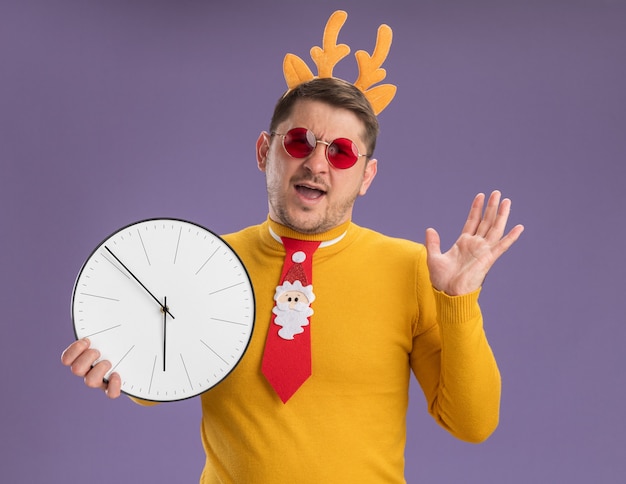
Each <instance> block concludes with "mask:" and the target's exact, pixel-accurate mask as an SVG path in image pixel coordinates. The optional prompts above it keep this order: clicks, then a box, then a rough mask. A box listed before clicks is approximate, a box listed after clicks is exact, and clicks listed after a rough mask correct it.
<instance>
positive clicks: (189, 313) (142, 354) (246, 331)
mask: <svg viewBox="0 0 626 484" xmlns="http://www.w3.org/2000/svg"><path fill="white" fill-rule="evenodd" d="M71 309H72V321H73V325H74V332H75V335H76V338H84V337H88V338H89V340H90V341H91V345H92V347H94V348H97V349H98V350H99V351H100V352H101V359H103V360H109V361H110V362H111V364H112V365H113V367H112V369H111V370H110V371H109V372H108V373H107V375H106V376H105V379H106V378H108V376H109V375H110V374H111V373H112V372H114V371H115V372H117V373H119V374H120V376H121V380H122V391H123V392H124V393H126V394H127V395H130V396H133V397H137V398H141V399H144V400H150V401H160V402H163V401H175V400H183V399H186V398H191V397H194V396H196V395H198V394H200V393H202V392H205V391H207V390H209V389H210V388H212V387H214V386H215V385H217V384H218V383H219V382H220V381H222V380H223V379H224V378H226V377H227V376H228V374H229V373H230V372H231V371H232V370H233V369H234V368H235V367H236V365H237V363H238V362H239V361H240V360H241V358H242V357H243V355H244V353H245V351H246V349H247V347H248V343H249V342H250V338H251V337H252V331H253V328H254V318H255V301H254V291H253V288H252V283H251V281H250V277H249V275H248V273H247V271H246V268H245V267H244V265H243V263H242V262H241V260H240V259H239V257H238V256H237V254H236V253H235V252H234V251H233V249H232V248H231V247H230V246H229V245H228V244H227V243H226V242H225V241H224V240H223V239H221V238H220V237H219V236H218V235H216V234H214V233H213V232H211V231H210V230H208V229H206V228H204V227H202V226H200V225H197V224H194V223H192V222H188V221H185V220H178V219H171V218H159V219H150V220H143V221H140V222H136V223H133V224H131V225H128V226H126V227H123V228H121V229H119V230H117V231H116V232H114V233H113V234H112V235H110V236H109V237H107V238H106V239H105V240H104V241H103V242H102V243H101V244H100V245H99V246H98V247H97V248H96V249H95V250H94V251H93V252H92V254H91V255H90V256H89V257H88V258H87V260H86V261H85V263H84V264H83V266H82V268H81V269H80V272H79V274H78V277H77V279H76V283H75V285H74V290H73V294H72V308H71Z"/></svg>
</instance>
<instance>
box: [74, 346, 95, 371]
mask: <svg viewBox="0 0 626 484" xmlns="http://www.w3.org/2000/svg"><path fill="white" fill-rule="evenodd" d="M98 358H100V352H99V351H98V350H96V349H94V348H89V349H87V350H85V351H83V352H82V353H81V354H80V355H79V356H77V357H76V359H75V360H74V361H73V362H72V364H71V366H70V369H71V370H72V373H73V374H74V375H76V376H83V377H84V376H85V375H87V373H89V372H90V371H91V368H92V367H93V366H94V365H95V363H96V361H98Z"/></svg>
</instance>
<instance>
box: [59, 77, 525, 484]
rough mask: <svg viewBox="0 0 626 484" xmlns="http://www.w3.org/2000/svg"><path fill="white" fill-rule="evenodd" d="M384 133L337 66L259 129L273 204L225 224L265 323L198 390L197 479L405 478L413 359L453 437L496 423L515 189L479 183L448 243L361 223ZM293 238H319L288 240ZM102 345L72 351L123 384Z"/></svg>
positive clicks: (95, 379) (478, 434)
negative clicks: (246, 222)
mask: <svg viewBox="0 0 626 484" xmlns="http://www.w3.org/2000/svg"><path fill="white" fill-rule="evenodd" d="M377 133H378V122H377V119H376V116H375V114H374V111H373V110H372V107H371V105H370V103H369V102H368V100H367V99H366V98H365V96H364V95H363V93H362V92H361V91H360V90H359V89H357V88H356V87H354V86H353V85H351V84H349V83H347V82H345V81H341V80H338V79H334V78H322V79H314V80H312V81H309V82H305V83H303V84H301V85H299V86H297V87H295V88H293V89H291V90H290V91H289V92H288V93H287V94H286V95H285V96H284V97H283V98H281V100H280V101H279V103H278V104H277V107H276V109H275V112H274V116H273V118H272V122H271V127H270V132H269V133H268V132H263V133H261V135H260V137H259V139H258V141H257V163H258V167H259V169H260V170H261V171H263V172H264V173H265V175H266V182H267V193H268V202H269V217H268V219H267V220H266V221H265V222H264V223H262V224H260V225H257V226H253V227H249V228H246V229H244V230H242V231H241V232H238V233H235V234H230V235H228V236H226V237H225V239H226V240H227V241H228V242H229V244H230V245H231V246H232V247H233V248H234V250H235V251H236V252H237V253H238V254H239V256H240V257H241V259H242V261H243V262H244V264H245V265H246V267H247V269H248V271H249V274H250V276H251V278H252V283H253V286H254V289H255V299H256V303H257V307H256V311H257V315H256V323H255V333H254V335H253V338H252V341H251V343H250V346H249V347H248V350H247V352H246V354H245V356H244V358H243V359H242V360H241V362H240V363H239V365H238V366H237V367H236V369H235V370H234V371H233V373H231V374H230V375H229V376H228V377H227V378H226V379H225V380H224V381H223V382H222V383H220V384H219V385H217V386H216V387H215V388H213V389H212V390H210V391H208V392H206V393H204V394H203V395H202V397H201V400H202V410H203V422H202V442H203V445H204V448H205V451H206V456H207V460H206V466H205V469H204V472H203V474H202V478H201V482H202V483H207V484H208V483H218V482H228V483H249V482H255V483H257V482H258V483H264V484H265V483H285V482H296V483H315V484H319V483H322V482H323V483H359V484H364V483H383V482H384V483H401V482H404V445H405V438H406V425H405V423H406V411H407V406H408V386H409V377H410V372H411V371H412V372H413V373H414V374H415V376H416V378H417V380H418V381H419V383H420V385H421V388H422V389H423V391H424V394H425V397H426V399H427V402H428V410H429V412H430V413H431V414H432V416H433V417H434V418H435V419H436V420H437V422H438V423H439V424H441V425H442V426H443V427H444V428H446V429H447V430H448V431H449V432H450V433H452V434H453V435H455V436H456V437H458V438H461V439H464V440H468V441H472V442H480V441H482V440H484V439H486V438H487V437H488V436H489V435H490V434H491V433H492V432H493V430H494V429H495V427H496V426H497V423H498V412H499V402H500V376H499V373H498V369H497V365H496V362H495V360H494V358H493V355H492V352H491V350H490V348H489V345H488V343H487V340H486V337H485V334H484V331H483V327H482V316H481V313H480V308H479V306H478V295H479V292H480V288H481V285H482V281H483V280H484V278H485V276H486V274H487V272H488V270H489V268H490V267H491V266H492V264H493V263H494V262H495V261H496V259H497V258H498V257H499V256H500V255H502V254H503V253H504V252H505V251H506V250H507V249H508V248H509V247H510V246H511V245H512V244H513V243H514V242H515V241H516V240H517V238H518V237H519V236H520V234H521V233H522V230H523V227H522V226H521V225H518V226H516V227H514V228H513V229H512V230H511V231H510V232H509V233H508V234H506V235H504V231H505V226H506V222H507V219H508V215H509V210H510V201H509V200H507V199H504V200H502V201H501V200H500V193H499V192H497V191H496V192H493V193H492V194H491V196H490V197H489V200H488V202H487V203H486V207H485V201H484V196H483V195H482V194H480V195H478V196H477V197H476V198H475V199H474V202H473V204H472V206H471V209H470V212H469V216H468V219H467V222H466V224H465V226H464V227H463V230H462V232H461V236H460V237H459V239H458V240H457V242H456V243H455V244H454V246H453V247H452V248H451V249H450V250H449V251H448V252H446V253H445V254H442V253H441V251H440V244H439V237H438V235H437V232H436V231H435V230H433V229H428V230H427V232H426V243H425V246H422V245H420V244H417V243H413V242H410V241H406V240H399V239H393V238H389V237H386V236H383V235H381V234H379V233H376V232H374V231H371V230H368V229H365V228H362V227H359V226H357V225H355V224H353V223H352V222H351V216H352V210H353V207H354V203H355V200H356V199H357V198H358V197H359V196H361V195H365V193H366V192H367V190H368V188H369V186H370V185H371V183H372V182H373V180H374V178H375V176H376V171H377V161H376V160H375V159H374V158H373V157H372V155H373V150H374V147H375V141H376V135H377ZM483 208H484V211H483ZM483 212H484V213H483ZM293 240H295V241H296V244H300V245H301V247H305V245H306V243H310V244H312V246H314V250H311V251H310V252H309V251H307V250H305V249H300V248H298V249H297V250H295V252H294V251H292V250H291V249H290V248H288V244H291V243H292V242H291V241H293ZM299 247H300V246H299ZM307 247H308V245H307ZM292 252H293V258H292V259H293V260H292V262H293V267H295V268H296V269H294V271H295V272H296V273H297V274H296V275H295V276H294V277H292V278H291V279H289V278H288V277H287V276H288V275H289V273H290V271H291V269H290V270H289V271H287V270H285V269H284V263H285V264H286V262H285V255H286V253H289V254H291V253H292ZM296 255H297V257H296ZM305 264H309V267H308V269H307V268H305V269H303V268H302V267H300V266H304V265H305ZM285 267H286V266H285ZM281 271H282V275H283V278H282V280H281ZM283 281H284V283H283ZM275 303H276V308H275V307H274V306H275ZM290 310H296V311H300V313H301V314H300V315H298V314H293V317H292V316H290V315H289V311H290ZM303 315H304V316H303ZM273 338H274V339H273ZM306 338H309V340H306ZM305 340H306V341H310V359H311V374H310V376H309V375H308V374H307V371H308V370H307V371H305V374H304V377H303V378H301V379H300V380H299V381H298V382H297V383H293V384H291V383H289V384H284V383H282V382H281V381H280V378H278V377H277V376H276V375H277V374H281V373H282V372H283V371H284V372H285V373H287V372H288V370H289V369H291V367H293V366H297V365H298V364H299V363H298V362H297V361H296V360H297V359H298V358H299V357H293V358H291V359H290V360H288V361H279V362H275V361H273V360H271V357H273V356H276V354H278V356H279V357H280V356H281V355H282V356H284V355H291V356H293V353H291V348H292V346H290V345H291V344H292V343H294V344H297V345H300V344H301V342H302V341H305ZM270 347H271V348H273V349H274V350H275V351H274V353H275V354H274V355H273V356H272V355H268V353H270V352H269V351H268V348H270ZM98 355H99V353H98V351H97V348H90V347H89V342H88V341H85V340H80V341H77V342H75V343H73V344H72V345H70V346H69V347H68V349H67V350H66V351H65V352H64V354H63V356H62V361H63V363H64V364H65V365H68V366H71V368H72V372H73V373H75V374H76V375H78V376H81V377H84V380H85V384H86V385H87V386H89V387H96V388H102V389H104V390H105V391H106V392H107V394H108V396H109V397H112V398H115V397H117V396H119V395H120V377H119V375H116V374H113V375H111V377H110V379H109V382H108V384H103V383H102V381H103V376H104V375H105V374H106V373H107V371H108V370H109V369H110V367H111V366H110V363H109V362H107V361H102V362H99V363H98V364H96V365H95V366H93V368H92V364H93V363H94V362H95V361H96V359H97V358H98ZM279 376H280V375H279Z"/></svg>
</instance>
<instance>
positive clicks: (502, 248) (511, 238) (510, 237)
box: [493, 224, 524, 259]
mask: <svg viewBox="0 0 626 484" xmlns="http://www.w3.org/2000/svg"><path fill="white" fill-rule="evenodd" d="M522 232H524V226H523V225H521V224H518V225H516V226H515V227H513V228H512V229H511V230H510V231H509V233H508V234H506V235H505V236H504V237H502V239H500V241H499V242H498V244H497V245H496V246H495V248H494V249H493V254H494V255H495V259H497V258H498V257H500V256H501V255H502V254H504V253H505V252H506V251H507V250H509V248H510V247H511V246H512V245H513V244H514V243H515V242H516V241H517V239H519V237H520V235H522Z"/></svg>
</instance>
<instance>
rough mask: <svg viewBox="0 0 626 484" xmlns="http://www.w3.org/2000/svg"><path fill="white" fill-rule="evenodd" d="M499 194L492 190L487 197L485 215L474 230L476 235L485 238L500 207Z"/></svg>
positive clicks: (497, 191)
mask: <svg viewBox="0 0 626 484" xmlns="http://www.w3.org/2000/svg"><path fill="white" fill-rule="evenodd" d="M500 197H501V193H500V191H499V190H494V191H493V192H491V195H490V196H489V200H488V201H487V208H485V214H484V215H483V217H482V220H481V221H480V224H479V225H478V228H477V229H476V235H480V236H481V237H485V236H486V235H487V233H488V232H489V230H491V227H492V226H493V224H494V221H495V220H496V216H497V214H498V207H499V206H500Z"/></svg>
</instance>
